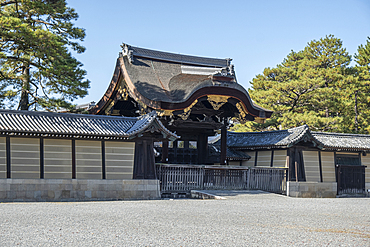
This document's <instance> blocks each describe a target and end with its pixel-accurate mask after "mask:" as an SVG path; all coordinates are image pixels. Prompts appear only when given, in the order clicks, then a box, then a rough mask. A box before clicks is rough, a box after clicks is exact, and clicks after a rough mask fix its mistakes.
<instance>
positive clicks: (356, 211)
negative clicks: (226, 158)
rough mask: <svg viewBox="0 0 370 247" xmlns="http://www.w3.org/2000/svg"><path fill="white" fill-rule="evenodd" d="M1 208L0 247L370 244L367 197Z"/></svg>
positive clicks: (241, 196)
mask: <svg viewBox="0 0 370 247" xmlns="http://www.w3.org/2000/svg"><path fill="white" fill-rule="evenodd" d="M226 198H227V199H226V200H195V199H175V200H168V199H167V200H152V201H114V202H67V203H1V204H0V212H1V214H0V224H1V228H0V241H1V246H17V245H20V246H212V245H216V246H287V245H288V246H293V245H294V246H370V198H337V199H302V198H289V197H285V196H280V195H276V194H271V193H265V192H260V191H259V192H258V191H245V192H243V193H238V194H230V195H227V196H226Z"/></svg>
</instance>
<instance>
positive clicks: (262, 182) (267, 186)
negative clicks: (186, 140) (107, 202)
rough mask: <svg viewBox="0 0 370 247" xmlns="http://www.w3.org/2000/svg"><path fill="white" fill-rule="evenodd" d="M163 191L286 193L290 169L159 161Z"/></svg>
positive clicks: (158, 168)
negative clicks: (170, 163)
mask: <svg viewBox="0 0 370 247" xmlns="http://www.w3.org/2000/svg"><path fill="white" fill-rule="evenodd" d="M156 169H157V177H158V179H159V180H160V184H161V192H162V193H168V192H189V191H190V190H196V189H198V190H203V189H209V190H223V189H252V190H264V191H270V192H275V193H282V194H284V193H285V192H286V171H287V168H257V167H252V168H248V167H220V166H197V165H168V164H157V165H156Z"/></svg>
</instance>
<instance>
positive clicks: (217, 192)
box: [201, 190, 274, 197]
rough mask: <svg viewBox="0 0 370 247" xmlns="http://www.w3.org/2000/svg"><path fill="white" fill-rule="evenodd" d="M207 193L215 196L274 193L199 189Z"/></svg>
mask: <svg viewBox="0 0 370 247" xmlns="http://www.w3.org/2000/svg"><path fill="white" fill-rule="evenodd" d="M201 191H202V192H206V193H208V194H212V195H216V196H223V197H225V196H240V195H259V194H274V193H270V192H266V191H262V190H201Z"/></svg>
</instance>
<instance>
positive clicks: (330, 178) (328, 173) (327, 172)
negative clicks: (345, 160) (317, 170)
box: [321, 152, 336, 182]
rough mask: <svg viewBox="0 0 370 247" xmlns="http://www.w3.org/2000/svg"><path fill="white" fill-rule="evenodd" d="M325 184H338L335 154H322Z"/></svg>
mask: <svg viewBox="0 0 370 247" xmlns="http://www.w3.org/2000/svg"><path fill="white" fill-rule="evenodd" d="M321 167H322V180H323V182H336V178H335V160H334V152H321Z"/></svg>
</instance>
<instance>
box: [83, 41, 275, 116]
mask: <svg viewBox="0 0 370 247" xmlns="http://www.w3.org/2000/svg"><path fill="white" fill-rule="evenodd" d="M230 61H231V59H217V58H205V57H196V56H188V55H181V54H174V53H167V52H161V51H154V50H149V49H143V48H138V47H133V46H128V45H123V53H121V55H120V57H119V58H118V60H117V65H116V71H115V73H114V76H113V79H112V82H111V84H110V85H109V88H108V90H107V92H106V93H105V95H104V96H103V98H102V99H101V100H100V101H99V102H98V104H97V105H96V107H95V108H92V109H91V110H90V112H91V113H93V114H101V111H102V109H103V108H104V107H106V105H107V104H108V102H110V101H112V100H117V99H116V95H115V93H114V90H115V89H117V87H118V84H119V80H120V78H123V79H124V81H125V83H126V84H127V87H128V89H129V90H128V91H129V94H130V96H131V97H132V98H134V99H135V100H140V101H141V102H143V103H144V104H145V105H147V106H149V107H151V108H153V109H158V110H182V109H185V108H186V107H188V106H190V105H191V104H192V103H193V102H194V101H195V100H196V99H198V98H200V97H203V96H207V95H224V96H229V97H232V98H235V99H237V100H239V101H240V102H242V104H244V106H245V109H247V111H248V112H249V114H251V115H253V116H255V117H261V118H267V117H270V116H271V114H272V111H269V110H266V109H263V108H262V107H259V106H257V105H255V104H254V103H253V102H252V100H251V99H250V97H249V94H248V92H247V91H246V90H245V89H244V88H243V87H242V86H241V85H240V84H238V83H237V82H236V77H235V74H234V69H233V65H231V63H230Z"/></svg>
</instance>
